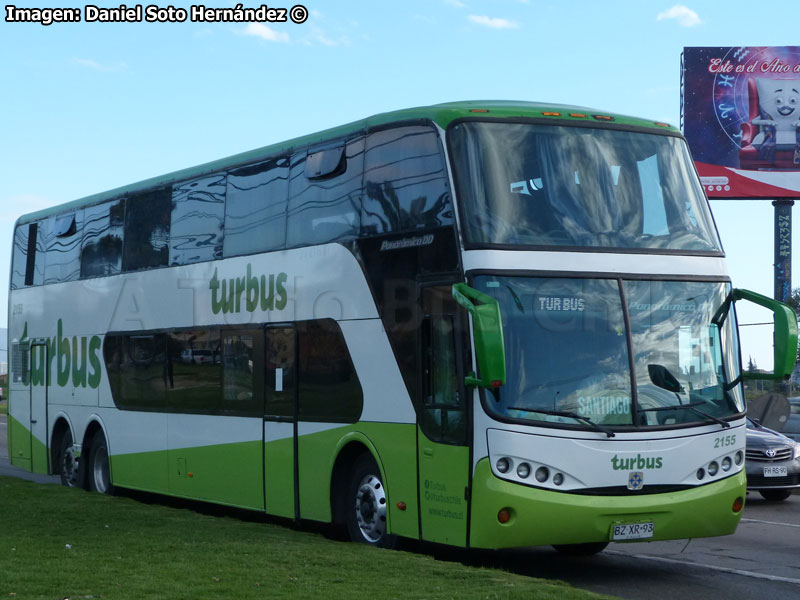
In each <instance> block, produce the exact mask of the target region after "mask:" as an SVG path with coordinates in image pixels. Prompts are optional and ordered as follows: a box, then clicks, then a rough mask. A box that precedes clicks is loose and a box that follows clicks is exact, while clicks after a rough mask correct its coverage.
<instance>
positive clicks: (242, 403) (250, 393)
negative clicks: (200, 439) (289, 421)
mask: <svg viewBox="0 0 800 600" xmlns="http://www.w3.org/2000/svg"><path fill="white" fill-rule="evenodd" d="M262 335H263V334H262V333H261V330H255V329H252V330H247V331H225V332H224V333H223V334H222V412H223V413H226V414H237V415H247V416H259V417H261V416H263V407H261V406H259V399H260V394H257V393H256V378H255V375H256V372H255V367H256V354H257V352H256V350H257V347H256V346H257V344H258V340H259V339H261V336H262ZM259 354H260V352H259Z"/></svg>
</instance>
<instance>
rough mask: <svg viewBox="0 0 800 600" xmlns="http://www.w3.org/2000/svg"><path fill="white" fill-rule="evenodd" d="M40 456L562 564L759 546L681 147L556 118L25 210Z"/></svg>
mask: <svg viewBox="0 0 800 600" xmlns="http://www.w3.org/2000/svg"><path fill="white" fill-rule="evenodd" d="M12 263H13V264H12V273H11V281H10V296H9V303H10V306H9V341H10V348H11V373H10V384H9V385H10V412H9V456H10V460H11V462H12V463H13V464H14V465H16V466H18V467H21V468H23V469H28V470H30V471H33V472H37V473H56V474H60V477H61V480H62V482H63V483H64V484H65V485H69V486H81V487H86V488H89V489H92V490H96V491H98V492H102V493H112V492H113V491H114V490H115V489H116V488H130V489H135V490H145V491H148V492H154V493H158V494H167V495H171V496H179V497H183V498H192V499H197V500H203V501H208V502H215V503H220V504H224V505H230V506H236V507H243V508H247V509H252V510H258V511H264V512H266V513H268V514H271V515H277V516H280V517H287V518H289V519H304V520H311V521H321V522H334V523H340V524H343V525H346V527H347V529H348V531H349V533H350V535H351V536H352V538H353V540H356V541H360V542H365V543H369V544H374V545H378V546H390V545H392V544H393V542H394V540H395V539H396V537H397V536H404V537H408V538H416V539H424V540H431V541H434V542H441V543H446V544H451V545H455V546H468V547H477V548H502V547H519V546H529V545H554V546H556V547H557V548H559V549H562V550H565V551H569V552H587V553H588V552H595V551H598V550H601V549H602V548H603V547H604V546H605V545H606V544H607V543H608V542H609V541H613V540H665V539H674V538H688V537H692V538H693V537H700V536H714V535H723V534H728V533H731V532H733V531H734V530H735V528H736V526H737V523H738V521H739V519H740V516H741V511H742V507H743V503H744V497H745V474H744V470H743V462H744V447H745V417H744V415H745V401H744V397H743V391H742V377H743V374H742V368H741V359H740V349H739V342H738V337H737V325H736V317H735V310H734V308H733V306H734V304H733V303H734V302H735V301H736V300H741V299H745V300H750V301H755V302H757V303H759V304H762V305H763V306H766V307H767V308H769V309H770V310H772V311H773V313H774V315H775V372H774V374H773V376H774V377H775V378H782V377H785V376H787V374H788V373H789V372H790V371H791V368H792V366H793V363H794V354H795V350H796V346H797V325H796V318H795V316H794V313H793V312H792V310H791V309H790V308H788V307H786V306H785V305H782V304H780V303H777V302H775V301H772V300H770V299H768V298H765V297H763V296H759V295H758V294H753V293H751V292H746V291H740V290H736V289H734V288H733V287H732V286H731V283H730V281H729V278H728V275H727V271H726V266H725V259H724V253H723V249H722V247H721V244H720V240H719V237H718V234H717V231H716V229H715V225H714V222H713V220H712V217H711V213H710V211H709V205H708V202H707V200H706V198H705V197H704V194H703V190H702V187H701V185H700V183H699V180H698V177H697V175H696V172H695V170H694V168H693V164H692V161H691V158H690V155H689V152H688V149H687V146H686V143H685V141H684V139H683V138H682V137H681V135H680V133H679V132H678V131H677V130H675V129H674V128H672V127H670V126H669V125H666V124H663V123H657V122H652V121H647V120H642V119H636V118H630V117H625V116H620V115H613V114H600V113H598V112H597V111H591V110H587V109H580V108H574V107H564V106H550V105H540V104H533V103H522V102H519V103H510V102H472V103H467V102H463V103H451V104H441V105H436V106H430V107H424V108H415V109H409V110H401V111H397V112H391V113H387V114H382V115H378V116H374V117H370V118H368V119H365V120H362V121H358V122H355V123H352V124H349V125H346V126H342V127H338V128H336V129H331V130H328V131H324V132H322V133H318V134H314V135H309V136H306V137H302V138H298V139H294V140H291V141H288V142H286V143H281V144H276V145H272V146H268V147H265V148H262V149H259V150H255V151H252V152H248V153H244V154H240V155H237V156H233V157H231V158H227V159H224V160H220V161H217V162H213V163H209V164H206V165H202V166H199V167H196V168H191V169H187V170H184V171H179V172H176V173H172V174H170V175H166V176H163V177H157V178H154V179H150V180H147V181H144V182H141V183H137V184H134V185H130V186H127V187H123V188H120V189H116V190H112V191H110V192H105V193H102V194H98V195H95V196H90V197H88V198H84V199H81V200H77V201H74V202H70V203H67V204H63V205H61V206H57V207H55V208H52V209H48V210H44V211H40V212H36V213H32V214H28V215H25V216H23V217H21V218H20V219H19V221H18V222H17V225H16V229H15V232H14V242H13V258H12Z"/></svg>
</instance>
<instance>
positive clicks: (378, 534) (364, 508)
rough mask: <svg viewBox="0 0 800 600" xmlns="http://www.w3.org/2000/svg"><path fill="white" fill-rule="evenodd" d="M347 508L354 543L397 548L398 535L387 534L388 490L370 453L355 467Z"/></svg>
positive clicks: (348, 522) (347, 519) (348, 525)
mask: <svg viewBox="0 0 800 600" xmlns="http://www.w3.org/2000/svg"><path fill="white" fill-rule="evenodd" d="M345 507H346V511H347V512H346V522H347V531H348V533H349V534H350V539H351V540H353V541H354V542H359V543H362V544H369V545H371V546H378V547H380V548H393V547H394V545H395V543H396V542H397V536H394V535H390V534H388V533H386V512H387V509H388V501H387V498H386V488H385V487H384V485H383V481H382V480H381V472H380V469H378V465H377V464H375V461H374V460H373V459H372V456H370V455H368V454H365V455H363V456H361V457H360V458H359V459H358V460H357V461H356V463H355V465H354V466H353V470H352V471H351V473H350V485H349V487H348V493H347V500H346V504H345Z"/></svg>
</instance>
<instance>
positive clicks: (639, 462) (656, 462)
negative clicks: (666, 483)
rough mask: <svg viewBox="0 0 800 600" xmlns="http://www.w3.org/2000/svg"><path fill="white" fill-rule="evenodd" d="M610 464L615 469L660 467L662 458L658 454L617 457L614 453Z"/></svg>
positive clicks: (662, 464)
mask: <svg viewBox="0 0 800 600" xmlns="http://www.w3.org/2000/svg"><path fill="white" fill-rule="evenodd" d="M611 466H613V467H614V470H615V471H630V470H633V469H636V470H642V469H660V468H661V467H662V466H664V459H663V458H661V457H660V456H642V455H641V454H637V455H636V456H632V457H629V458H619V457H618V456H617V455H616V454H615V455H614V457H613V458H612V459H611Z"/></svg>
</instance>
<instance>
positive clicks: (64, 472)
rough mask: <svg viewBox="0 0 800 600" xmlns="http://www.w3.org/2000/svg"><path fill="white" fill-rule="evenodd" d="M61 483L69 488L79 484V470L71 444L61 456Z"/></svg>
mask: <svg viewBox="0 0 800 600" xmlns="http://www.w3.org/2000/svg"><path fill="white" fill-rule="evenodd" d="M61 481H62V482H63V483H64V485H66V486H68V487H75V485H76V484H77V483H78V469H77V464H76V462H75V451H74V450H73V448H72V445H71V444H70V445H69V446H68V447H67V448H65V449H64V452H63V453H62V454H61Z"/></svg>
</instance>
